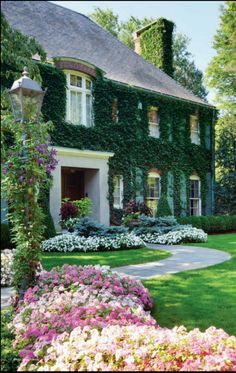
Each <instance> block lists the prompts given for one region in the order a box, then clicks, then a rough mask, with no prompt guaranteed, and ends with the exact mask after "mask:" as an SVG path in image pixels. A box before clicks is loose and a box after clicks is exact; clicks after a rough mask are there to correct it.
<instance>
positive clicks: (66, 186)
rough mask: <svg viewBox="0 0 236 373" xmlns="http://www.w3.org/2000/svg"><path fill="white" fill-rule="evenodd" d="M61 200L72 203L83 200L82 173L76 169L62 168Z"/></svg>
mask: <svg viewBox="0 0 236 373" xmlns="http://www.w3.org/2000/svg"><path fill="white" fill-rule="evenodd" d="M61 172H62V175H61V176H62V178H61V180H62V199H64V198H69V199H70V200H72V201H75V200H79V199H81V198H84V171H83V170H81V169H77V168H70V167H62V170H61Z"/></svg>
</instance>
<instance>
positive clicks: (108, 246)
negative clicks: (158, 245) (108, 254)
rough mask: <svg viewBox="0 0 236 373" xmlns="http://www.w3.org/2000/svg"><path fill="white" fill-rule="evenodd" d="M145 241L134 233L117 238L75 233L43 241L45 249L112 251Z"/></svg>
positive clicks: (140, 245)
mask: <svg viewBox="0 0 236 373" xmlns="http://www.w3.org/2000/svg"><path fill="white" fill-rule="evenodd" d="M144 246H145V243H144V242H143V240H142V239H141V238H140V237H137V236H135V235H133V234H119V235H117V237H115V238H108V237H83V236H77V235H75V234H62V235H59V236H56V237H53V238H50V239H49V240H45V241H43V242H42V245H41V248H42V250H43V251H64V252H71V251H82V252H87V251H110V250H125V249H138V248H141V247H144Z"/></svg>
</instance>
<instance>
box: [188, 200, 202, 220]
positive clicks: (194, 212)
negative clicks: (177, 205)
mask: <svg viewBox="0 0 236 373" xmlns="http://www.w3.org/2000/svg"><path fill="white" fill-rule="evenodd" d="M199 203H200V201H199V199H190V215H191V216H198V215H199V214H200V211H199Z"/></svg>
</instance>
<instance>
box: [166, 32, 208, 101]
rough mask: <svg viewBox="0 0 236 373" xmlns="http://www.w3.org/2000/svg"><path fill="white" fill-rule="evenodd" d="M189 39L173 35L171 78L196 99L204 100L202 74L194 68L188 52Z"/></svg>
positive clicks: (181, 35)
mask: <svg viewBox="0 0 236 373" xmlns="http://www.w3.org/2000/svg"><path fill="white" fill-rule="evenodd" d="M189 43H190V39H189V38H188V37H187V36H186V35H184V34H182V33H174V34H173V67H174V74H173V78H174V79H175V80H176V81H177V82H178V83H180V84H181V85H182V86H183V87H185V88H187V89H189V90H190V91H192V92H193V93H194V94H195V95H197V96H198V97H201V98H202V99H205V98H206V96H207V91H206V89H205V87H204V85H203V73H202V72H201V71H200V70H199V69H198V68H197V67H196V66H195V62H194V60H193V56H192V54H191V53H190V52H189V51H188V45H189Z"/></svg>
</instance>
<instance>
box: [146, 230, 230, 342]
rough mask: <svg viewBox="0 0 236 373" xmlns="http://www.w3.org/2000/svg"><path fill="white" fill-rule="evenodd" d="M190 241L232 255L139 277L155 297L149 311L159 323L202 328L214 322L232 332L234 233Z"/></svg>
mask: <svg viewBox="0 0 236 373" xmlns="http://www.w3.org/2000/svg"><path fill="white" fill-rule="evenodd" d="M191 245H195V246H202V247H209V248H214V249H219V250H224V251H227V252H228V253H230V254H231V256H232V258H231V259H230V260H229V261H226V262H224V263H221V264H217V265H215V266H211V267H208V268H205V269H199V270H192V271H187V272H182V273H178V274H175V275H168V276H162V277H158V278H155V279H151V280H145V281H143V284H144V285H145V286H146V287H147V288H148V289H149V290H150V292H151V295H152V297H153V299H154V301H155V307H154V310H153V312H152V314H153V316H154V317H155V318H156V320H157V322H158V324H159V325H161V326H166V327H169V328H171V327H174V326H175V325H185V326H186V327H187V328H188V330H190V329H192V328H195V327H198V328H199V329H200V330H205V329H207V328H208V327H209V326H211V325H214V326H215V327H217V328H222V329H224V330H225V331H226V332H227V333H229V334H233V335H236V234H221V235H211V236H208V242H207V243H201V244H199V243H198V244H191Z"/></svg>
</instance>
